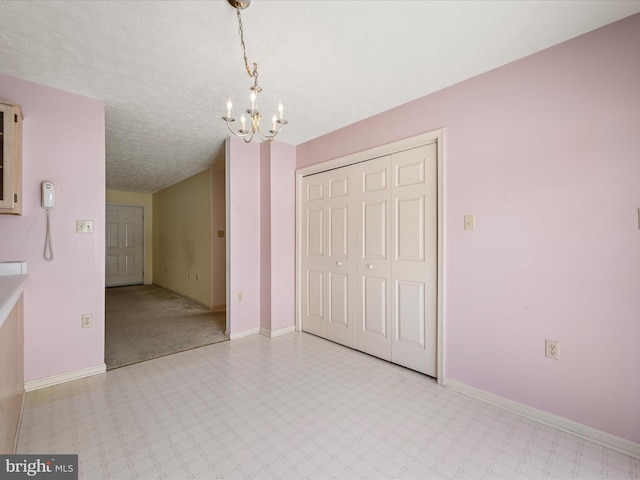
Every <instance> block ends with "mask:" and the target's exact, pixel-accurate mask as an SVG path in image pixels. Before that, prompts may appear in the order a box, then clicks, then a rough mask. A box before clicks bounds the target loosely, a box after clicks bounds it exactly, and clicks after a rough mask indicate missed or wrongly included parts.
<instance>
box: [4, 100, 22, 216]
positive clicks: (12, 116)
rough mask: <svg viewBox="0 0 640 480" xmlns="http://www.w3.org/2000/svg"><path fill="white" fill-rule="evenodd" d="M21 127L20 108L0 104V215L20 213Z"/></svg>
mask: <svg viewBox="0 0 640 480" xmlns="http://www.w3.org/2000/svg"><path fill="white" fill-rule="evenodd" d="M21 126H22V113H21V111H20V107H19V106H17V105H11V104H6V103H0V213H10V214H14V215H19V214H20V213H21V206H22V198H20V196H21V189H20V186H21V182H22V180H21V175H20V174H21V144H22V131H21Z"/></svg>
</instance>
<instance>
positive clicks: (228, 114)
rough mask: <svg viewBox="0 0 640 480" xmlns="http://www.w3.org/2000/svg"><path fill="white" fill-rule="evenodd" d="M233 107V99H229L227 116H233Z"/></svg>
mask: <svg viewBox="0 0 640 480" xmlns="http://www.w3.org/2000/svg"><path fill="white" fill-rule="evenodd" d="M231 107H233V104H232V103H231V99H229V100H227V117H228V118H231Z"/></svg>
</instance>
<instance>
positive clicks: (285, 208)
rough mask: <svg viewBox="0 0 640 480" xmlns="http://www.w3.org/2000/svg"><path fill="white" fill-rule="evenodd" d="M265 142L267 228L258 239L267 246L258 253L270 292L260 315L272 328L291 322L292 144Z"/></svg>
mask: <svg viewBox="0 0 640 480" xmlns="http://www.w3.org/2000/svg"><path fill="white" fill-rule="evenodd" d="M265 145H266V147H265V150H268V155H263V157H262V165H263V172H264V173H263V176H266V177H267V178H268V182H267V183H268V185H267V186H268V197H269V198H268V204H269V211H268V212H267V217H266V219H264V221H265V223H266V224H267V225H268V228H269V230H268V231H264V232H263V235H262V241H263V244H268V245H269V246H270V248H269V250H268V251H267V252H266V253H265V254H263V256H262V265H263V272H265V273H266V274H267V276H266V277H263V282H264V283H266V284H268V285H269V286H270V292H269V296H268V297H267V298H265V301H264V302H263V318H266V317H267V316H268V318H269V325H268V327H267V326H265V325H263V326H264V327H265V328H268V329H269V330H272V331H273V330H278V329H281V328H285V327H290V326H293V325H295V296H292V292H295V287H296V283H295V281H296V261H295V255H292V253H295V250H296V231H295V224H296V223H295V220H296V208H295V198H296V181H295V170H296V148H295V147H294V146H292V145H287V144H285V143H281V142H273V143H269V144H263V146H265ZM265 153H266V152H265ZM265 173H266V175H265ZM263 202H264V193H263ZM264 203H267V202H264ZM265 235H266V236H267V237H268V238H265ZM264 310H267V312H265V311H264Z"/></svg>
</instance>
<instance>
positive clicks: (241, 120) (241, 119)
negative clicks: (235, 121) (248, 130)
mask: <svg viewBox="0 0 640 480" xmlns="http://www.w3.org/2000/svg"><path fill="white" fill-rule="evenodd" d="M246 121H247V119H246V118H244V115H242V116H241V117H240V123H242V130H244V129H245V128H244V127H245V123H246Z"/></svg>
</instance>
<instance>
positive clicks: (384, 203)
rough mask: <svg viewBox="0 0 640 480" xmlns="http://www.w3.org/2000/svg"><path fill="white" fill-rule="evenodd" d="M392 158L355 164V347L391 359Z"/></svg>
mask: <svg viewBox="0 0 640 480" xmlns="http://www.w3.org/2000/svg"><path fill="white" fill-rule="evenodd" d="M390 162H391V158H390V157H389V156H387V157H382V158H378V159H375V160H370V161H368V162H363V163H360V164H357V165H354V167H355V170H356V172H355V174H354V178H355V180H356V189H357V192H356V199H357V213H356V228H357V231H356V245H357V249H358V252H357V254H358V258H357V262H356V285H355V287H356V292H357V296H356V297H357V302H358V304H357V306H356V324H357V329H356V348H358V349H359V350H362V351H364V352H366V353H369V354H371V355H375V356H377V357H380V358H384V359H385V360H390V359H391V335H390V329H391V328H390V327H391V320H390V291H389V287H390V282H389V279H390V278H391V258H390V256H391V255H390V254H391V251H390V248H389V246H390V228H389V227H390V222H389V220H390V217H389V201H390V198H391V163H390Z"/></svg>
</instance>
